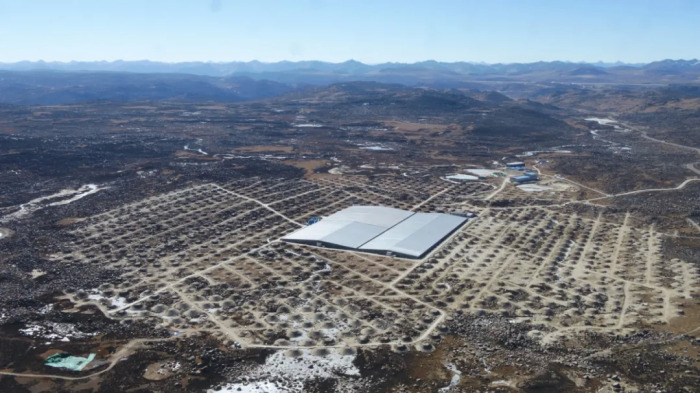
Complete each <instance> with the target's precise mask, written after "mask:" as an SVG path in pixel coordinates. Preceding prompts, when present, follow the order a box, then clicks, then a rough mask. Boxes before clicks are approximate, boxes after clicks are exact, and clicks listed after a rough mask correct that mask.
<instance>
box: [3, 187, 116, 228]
mask: <svg viewBox="0 0 700 393" xmlns="http://www.w3.org/2000/svg"><path fill="white" fill-rule="evenodd" d="M105 188H106V187H105ZM105 188H100V187H98V186H97V185H96V184H86V185H84V186H81V187H80V188H78V189H76V190H73V189H71V188H66V189H64V190H61V191H59V192H57V193H55V194H51V195H47V196H43V197H39V198H35V199H32V200H31V201H29V202H27V203H23V204H21V205H19V210H18V211H16V212H14V213H11V214H8V215H6V216H5V217H3V218H2V219H0V222H4V221H9V220H13V219H16V218H21V217H24V216H26V215H28V214H31V213H33V212H35V211H37V210H41V209H43V208H45V207H48V206H60V205H67V204H69V203H72V202H75V201H77V200H79V199H81V198H84V197H86V196H88V195H92V194H94V193H96V192H98V191H100V190H104V189H105ZM56 199H60V200H56ZM52 200H53V202H50V201H52Z"/></svg>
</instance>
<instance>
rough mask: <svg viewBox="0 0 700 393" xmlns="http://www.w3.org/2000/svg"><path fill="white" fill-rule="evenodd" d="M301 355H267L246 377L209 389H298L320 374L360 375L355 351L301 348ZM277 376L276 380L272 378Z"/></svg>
mask: <svg viewBox="0 0 700 393" xmlns="http://www.w3.org/2000/svg"><path fill="white" fill-rule="evenodd" d="M300 352H301V356H298V357H291V356H287V355H286V354H285V353H284V352H283V351H280V352H276V353H274V354H272V355H270V356H268V357H267V359H266V360H265V364H264V365H261V366H259V367H257V368H255V369H253V370H251V372H249V373H246V379H247V380H246V381H241V382H234V383H230V384H228V385H225V386H223V387H221V388H218V389H210V390H208V391H207V392H208V393H234V392H248V393H293V392H294V393H296V392H301V391H302V389H303V387H304V382H306V381H308V380H312V379H316V378H331V377H334V376H337V375H346V376H359V375H360V370H359V369H358V368H357V367H355V365H353V361H354V360H355V355H341V354H339V353H337V352H335V351H331V352H330V353H329V354H328V355H327V356H324V357H320V356H314V355H312V354H311V351H310V350H308V349H301V350H300ZM272 376H274V378H275V379H274V380H269V378H270V377H272Z"/></svg>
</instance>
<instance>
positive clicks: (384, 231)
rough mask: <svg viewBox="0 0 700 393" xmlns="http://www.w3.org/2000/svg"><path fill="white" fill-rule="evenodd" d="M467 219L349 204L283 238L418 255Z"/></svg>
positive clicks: (424, 252)
mask: <svg viewBox="0 0 700 393" xmlns="http://www.w3.org/2000/svg"><path fill="white" fill-rule="evenodd" d="M466 220H467V219H466V218H464V217H459V216H453V215H449V214H438V213H413V212H409V211H406V210H400V209H394V208H390V207H380V206H351V207H349V208H347V209H343V210H341V211H339V212H336V213H334V214H332V215H330V216H328V217H326V218H324V219H323V220H321V221H319V222H317V223H316V224H312V225H309V226H307V227H304V228H302V229H299V230H297V231H295V232H293V233H291V234H289V235H287V236H285V237H283V238H282V240H286V241H289V242H297V243H306V244H312V245H318V244H320V245H324V246H329V247H338V248H344V249H355V250H360V251H367V252H378V253H383V254H385V253H393V254H396V255H399V256H406V257H410V258H420V257H422V256H423V255H425V254H426V253H427V252H428V251H430V250H432V249H433V248H435V246H437V245H438V244H439V243H440V242H441V241H442V240H444V239H445V238H446V237H448V236H449V235H450V234H451V233H452V232H454V231H455V230H456V229H457V228H459V227H460V226H461V225H462V224H463V223H464V222H465V221H466Z"/></svg>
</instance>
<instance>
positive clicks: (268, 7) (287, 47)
mask: <svg viewBox="0 0 700 393" xmlns="http://www.w3.org/2000/svg"><path fill="white" fill-rule="evenodd" d="M697 57H700V1H695V0H677V1H674V0H664V1H645V0H635V1H627V0H605V1H599V0H575V1H573V0H556V1H553V0H546V1H545V0H542V1H535V0H519V1H516V0H483V1H470V0H461V1H459V0H454V1H453V0H444V1H440V0H402V1H393V0H385V1H382V0H373V1H365V0H342V1H340V0H338V1H333V0H327V1H321V0H288V1H284V0H277V1H272V0H91V1H86V0H46V1H39V0H0V62H14V61H20V60H46V61H70V60H110V61H111V60H118V59H123V60H142V59H149V60H156V61H169V62H178V61H235V60H241V61H248V60H254V59H257V60H260V61H267V62H271V61H279V60H312V59H313V60H325V61H332V62H340V61H345V60H348V59H355V60H359V61H362V62H366V63H379V62H386V61H397V62H414V61H421V60H429V59H434V60H438V61H475V62H487V63H496V62H532V61H539V60H545V61H550V60H564V61H589V62H595V61H599V60H602V61H607V62H612V61H617V60H621V61H625V62H649V61H654V60H661V59H665V58H673V59H678V58H684V59H691V58H697Z"/></svg>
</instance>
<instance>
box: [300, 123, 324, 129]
mask: <svg viewBox="0 0 700 393" xmlns="http://www.w3.org/2000/svg"><path fill="white" fill-rule="evenodd" d="M294 127H297V128H320V127H325V126H324V125H323V124H316V123H302V124H294Z"/></svg>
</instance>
